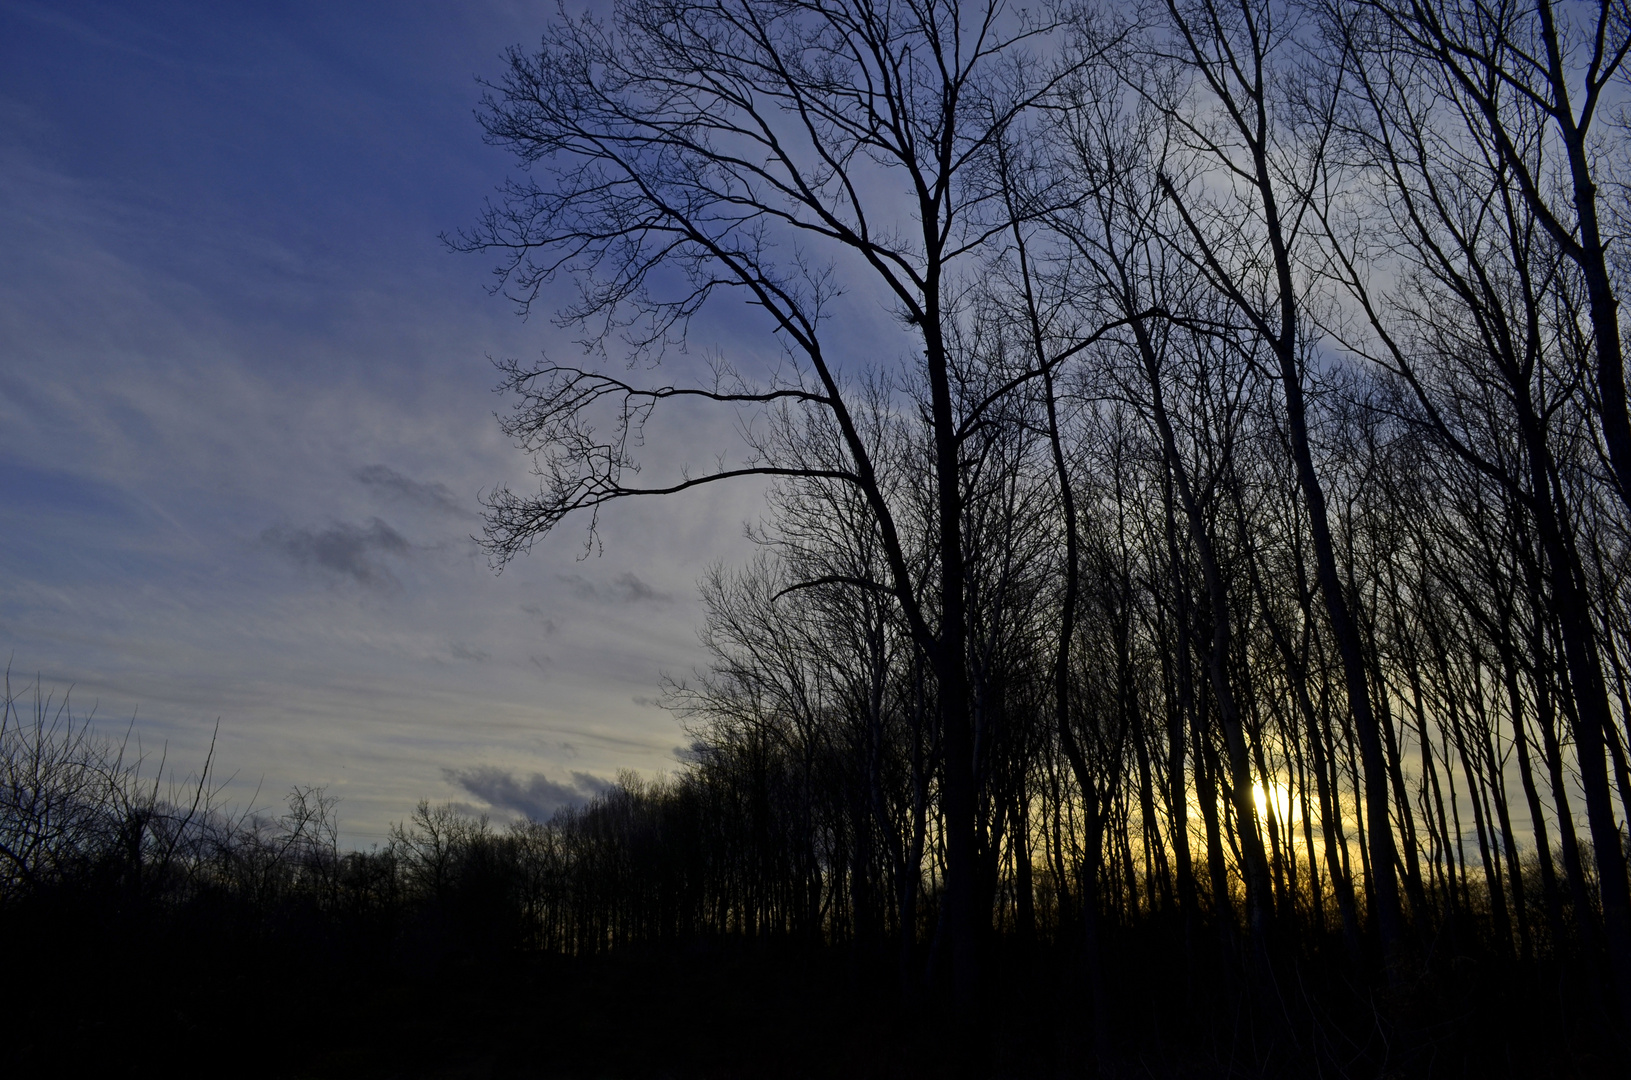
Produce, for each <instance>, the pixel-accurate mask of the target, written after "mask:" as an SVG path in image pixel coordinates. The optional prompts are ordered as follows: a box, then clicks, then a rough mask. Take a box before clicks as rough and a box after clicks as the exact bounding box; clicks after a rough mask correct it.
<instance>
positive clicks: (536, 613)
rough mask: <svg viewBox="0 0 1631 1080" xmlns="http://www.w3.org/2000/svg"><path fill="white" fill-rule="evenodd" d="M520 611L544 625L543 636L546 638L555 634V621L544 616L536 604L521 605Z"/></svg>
mask: <svg viewBox="0 0 1631 1080" xmlns="http://www.w3.org/2000/svg"><path fill="white" fill-rule="evenodd" d="M521 610H522V611H523V612H525V613H526V614H528V615H531V616H532V617H533V618H535V619H537V620H538V621H539V622H541V623H543V624H544V634H545V636H548V635H550V634H553V633H554V632H555V620H554V619H551V618H550V617H549V616H547V615H545V614H544V609H543V608H541V607H539V606H538V605H537V604H522V605H521Z"/></svg>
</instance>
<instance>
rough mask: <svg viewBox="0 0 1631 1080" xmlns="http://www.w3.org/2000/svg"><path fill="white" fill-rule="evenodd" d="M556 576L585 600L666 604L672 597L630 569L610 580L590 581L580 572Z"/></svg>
mask: <svg viewBox="0 0 1631 1080" xmlns="http://www.w3.org/2000/svg"><path fill="white" fill-rule="evenodd" d="M556 578H557V579H558V580H560V581H562V582H565V583H566V584H567V585H570V586H571V587H572V592H573V593H574V594H576V595H578V596H580V597H582V598H583V599H585V600H597V601H600V602H602V603H619V604H666V603H668V602H669V601H671V600H673V599H674V597H673V596H672V595H671V594H670V593H666V592H664V591H662V590H661V589H657V588H654V587H653V586H652V585H650V584H648V583H647V582H645V581H642V580H641V579H640V576H639V575H638V574H636V573H635V572H634V571H632V570H625V571H624V572H623V573H621V574H618V575H617V576H616V577H615V578H613V579H612V580H610V581H590V580H589V579H588V578H585V577H583V576H582V575H581V574H557V575H556Z"/></svg>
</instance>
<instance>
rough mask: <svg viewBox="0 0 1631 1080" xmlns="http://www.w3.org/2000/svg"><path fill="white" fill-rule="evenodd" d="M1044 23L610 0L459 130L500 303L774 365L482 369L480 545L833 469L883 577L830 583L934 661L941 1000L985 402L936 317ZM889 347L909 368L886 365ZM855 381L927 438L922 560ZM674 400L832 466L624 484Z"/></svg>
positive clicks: (995, 214) (968, 927) (996, 211)
mask: <svg viewBox="0 0 1631 1080" xmlns="http://www.w3.org/2000/svg"><path fill="white" fill-rule="evenodd" d="M1049 30H1050V26H1048V25H1044V24H1039V23H1038V22H1037V21H1036V20H1035V19H1034V18H1033V17H1032V16H1030V15H1028V14H1026V13H1024V12H1021V11H1014V10H1009V9H1007V7H1006V5H1004V4H1003V3H1001V2H1000V0H987V2H985V3H979V4H969V3H957V2H937V0H918V2H910V3H900V4H889V5H874V4H868V3H859V2H849V0H833V2H823V0H810V2H806V3H790V2H785V0H708V2H693V0H624V2H621V3H617V4H616V5H614V7H613V10H612V13H611V16H610V18H609V19H608V20H604V21H603V20H600V19H597V18H594V17H590V16H584V17H581V18H570V17H567V16H565V15H564V14H563V15H562V16H560V17H558V18H557V19H556V20H555V21H554V22H553V23H552V25H551V26H550V27H549V28H548V30H547V31H546V32H545V35H544V38H543V42H542V45H541V46H540V48H539V49H538V51H536V52H524V51H522V50H520V49H515V50H512V51H511V52H510V53H509V55H508V61H509V64H508V69H507V71H506V72H505V74H504V75H503V77H502V78H501V79H499V80H497V81H496V82H494V83H492V84H490V86H489V92H488V94H487V95H486V96H485V98H484V102H483V108H482V111H481V119H482V123H483V125H484V127H485V130H486V133H487V138H488V140H489V141H490V142H492V143H493V144H495V145H498V146H500V147H503V148H505V149H507V150H510V151H512V152H513V153H514V154H515V155H516V157H517V158H518V159H519V161H520V162H521V163H522V165H523V166H524V167H525V168H526V169H527V170H528V174H529V175H528V176H527V177H526V178H525V179H520V180H515V181H512V182H511V183H509V184H508V185H507V186H506V187H505V188H504V189H503V194H502V198H501V199H500V200H499V201H498V202H497V203H496V204H494V205H492V206H491V207H490V208H489V210H488V212H487V213H486V215H485V216H484V217H483V219H482V221H481V223H480V225H479V226H478V228H477V229H476V230H474V231H473V232H471V233H468V234H465V235H464V236H463V237H461V243H460V246H462V247H465V248H467V249H472V250H486V251H496V252H500V253H502V254H503V256H504V261H503V264H502V266H501V267H500V269H499V274H500V276H501V280H502V287H503V289H504V290H505V292H506V294H507V295H510V296H512V297H513V298H515V299H517V300H518V301H519V302H520V303H521V304H522V305H523V307H526V306H529V305H531V304H532V303H534V302H535V301H536V300H537V299H538V298H539V297H540V296H542V295H544V292H545V290H546V287H547V286H548V285H549V283H550V282H552V281H554V280H555V279H557V278H558V277H560V278H568V279H571V280H573V281H574V282H575V283H577V284H578V285H579V287H580V288H579V293H578V299H577V302H576V304H575V305H573V306H571V307H569V308H568V309H567V310H566V311H564V312H563V315H564V317H565V319H566V320H567V321H570V322H573V323H575V324H577V325H580V326H583V327H586V328H587V329H588V332H589V343H590V345H591V352H594V353H598V354H599V355H600V356H601V357H602V358H604V357H605V355H606V352H607V351H608V350H607V346H611V345H616V346H618V347H619V348H620V349H621V350H622V351H623V352H624V353H625V355H624V356H622V357H619V358H618V359H619V360H620V361H622V360H626V361H628V362H629V365H630V366H631V367H632V366H635V365H636V364H637V363H638V362H641V361H651V360H655V359H656V358H658V357H660V356H661V354H662V352H663V350H664V347H665V346H668V345H671V344H674V343H676V342H678V341H680V340H681V339H682V337H683V334H684V331H685V328H686V326H687V325H688V323H689V322H690V320H691V319H692V318H693V316H695V315H696V314H697V313H698V312H700V311H702V309H703V308H704V307H705V306H706V305H707V304H708V303H709V301H710V300H713V299H715V298H716V297H721V296H722V294H725V295H729V296H730V297H732V298H734V299H738V300H739V299H742V298H744V297H745V298H746V299H747V300H748V302H749V303H750V304H752V305H755V306H757V308H758V309H759V310H760V311H762V312H763V314H764V316H765V317H766V318H767V319H768V321H769V324H770V326H771V328H772V329H773V331H774V333H775V335H776V337H777V338H778V340H779V342H780V344H781V347H782V349H783V351H784V353H785V359H784V360H783V361H782V362H781V363H780V364H778V365H777V367H776V368H775V369H774V370H772V371H767V372H765V373H764V374H763V375H762V376H761V377H758V378H755V377H754V375H753V373H751V372H743V371H741V370H740V369H739V368H738V367H730V368H728V369H720V370H718V371H716V377H715V379H714V380H713V381H712V382H711V383H707V384H699V385H695V386H674V385H636V384H634V383H631V382H629V381H628V380H627V379H626V378H625V377H624V376H623V375H622V374H621V373H620V372H619V371H618V369H619V368H622V367H623V364H621V363H619V364H617V365H616V367H610V368H607V369H602V368H600V367H594V366H589V367H580V366H568V365H564V364H560V363H555V362H544V363H542V364H539V365H537V366H530V365H522V364H516V363H512V364H509V365H507V366H505V368H504V371H505V375H506V386H507V388H508V389H509V390H510V391H511V392H512V393H513V394H514V395H515V396H516V397H517V399H518V401H517V405H516V409H515V411H514V412H513V413H512V414H511V415H510V416H509V418H508V420H507V423H506V431H507V432H508V434H510V435H511V436H512V437H514V438H515V439H516V440H517V441H518V442H519V444H520V445H521V446H522V447H523V448H524V449H526V450H528V451H529V452H531V453H532V454H533V455H534V457H535V460H536V462H537V471H538V473H539V475H540V478H541V484H540V487H539V489H538V491H537V492H536V493H529V494H517V493H514V492H512V491H509V490H499V491H497V492H496V493H494V494H493V495H492V497H491V499H490V501H489V504H488V507H489V514H488V524H487V529H486V536H487V543H488V548H489V551H490V553H491V554H492V555H493V556H494V557H495V558H496V559H497V560H498V561H499V562H502V561H504V560H507V559H509V558H511V557H512V556H514V555H516V554H517V553H519V552H522V551H524V550H526V549H527V548H528V547H529V546H530V545H531V544H532V543H533V541H534V540H536V539H537V538H538V537H540V536H542V535H544V534H546V533H548V532H549V531H550V530H551V529H553V528H554V527H555V525H556V524H558V523H559V522H560V521H561V520H562V519H563V518H565V517H566V516H568V515H570V514H573V513H575V512H583V513H585V514H586V515H593V514H594V513H595V511H596V510H597V508H599V507H600V506H602V505H604V504H606V503H608V502H610V501H613V500H617V499H622V498H626V497H629V496H634V495H642V494H670V493H677V492H680V491H684V490H687V489H690V488H695V487H699V486H702V485H706V484H710V483H717V482H719V481H723V480H727V479H732V478H737V477H743V476H772V477H775V476H780V477H787V476H809V477H812V478H818V479H825V480H829V481H835V482H840V483H844V484H849V485H853V486H854V488H855V489H856V490H857V491H858V492H859V493H860V494H861V496H862V497H863V499H864V500H865V503H866V505H867V507H868V509H869V511H870V516H871V527H872V528H873V529H875V530H876V533H877V541H878V544H879V548H880V550H881V552H882V555H883V562H884V565H885V566H886V567H887V573H886V574H885V575H884V580H882V581H877V582H873V581H864V580H863V581H856V582H852V583H851V584H853V585H855V586H856V587H860V588H870V589H877V590H879V591H882V592H885V593H887V594H888V595H889V596H891V597H892V598H893V600H894V602H895V603H897V604H898V605H899V607H900V610H901V614H902V616H903V618H904V620H905V622H906V624H907V626H908V627H909V628H910V632H911V635H912V638H913V640H914V641H915V643H916V646H917V647H918V648H919V649H921V650H922V651H923V653H924V654H925V656H926V657H927V658H928V660H929V663H930V666H931V667H932V670H933V673H934V676H935V681H936V700H937V701H938V703H939V713H940V716H939V720H940V723H941V725H942V727H943V739H944V747H945V757H944V765H943V770H944V771H943V783H942V794H943V806H942V809H943V815H944V822H945V839H946V845H947V881H946V892H945V897H944V903H945V905H946V912H945V915H946V919H947V927H948V929H949V931H950V934H949V938H950V943H951V947H952V954H953V969H954V972H955V978H954V981H955V984H956V988H957V995H958V997H959V998H960V999H961V1000H963V1001H964V1002H965V1003H967V1002H968V1001H969V1000H970V998H971V996H972V994H973V992H974V987H975V985H976V982H977V980H976V974H975V972H976V966H977V940H978V937H979V926H978V916H977V913H976V911H975V910H974V903H973V898H974V886H973V881H974V879H973V874H974V864H975V843H976V839H975V835H976V830H975V825H974V815H975V806H976V798H977V793H976V790H975V783H976V773H975V769H974V750H975V748H974V745H973V742H974V740H973V733H972V725H971V722H970V712H969V693H968V685H967V670H966V663H965V661H966V654H967V649H968V644H967V642H968V615H967V603H966V597H965V586H966V582H965V577H966V573H965V565H966V564H965V550H964V538H963V535H962V524H963V520H964V498H965V495H964V491H963V489H962V484H961V480H960V473H961V468H962V462H963V455H964V447H965V442H966V440H967V438H968V437H969V434H970V432H972V431H975V430H977V429H978V428H979V427H980V425H981V422H982V416H981V415H980V413H981V411H982V409H984V408H989V407H990V405H991V404H994V402H992V401H991V400H990V397H989V395H988V396H987V397H986V398H984V399H980V400H974V401H973V403H972V404H970V403H969V402H970V400H971V399H970V397H969V395H967V394H965V393H961V392H960V385H961V384H962V383H963V381H964V380H965V377H966V375H967V373H968V372H967V369H966V367H965V366H964V364H963V361H965V360H967V358H959V357H956V356H954V355H953V354H954V351H955V347H954V341H955V338H956V335H955V334H954V333H953V332H952V330H953V323H954V322H955V320H956V319H957V317H958V312H957V296H958V295H959V291H960V290H961V289H962V288H963V287H964V284H965V282H966V279H967V276H968V273H969V271H972V270H973V269H974V268H975V267H976V266H977V265H978V264H979V263H980V262H981V261H982V260H984V259H986V258H988V257H989V253H988V251H987V247H988V245H989V243H990V240H991V238H992V237H993V236H997V237H1001V236H1003V235H1005V233H1004V231H1003V222H1002V218H1001V214H1000V210H1001V207H1002V203H1001V201H1000V200H998V199H993V198H991V197H990V192H989V189H988V188H987V187H986V186H984V185H983V184H982V183H981V177H982V176H985V175H988V173H989V170H988V169H986V168H985V163H986V158H987V156H988V154H989V152H990V149H991V147H992V145H993V143H994V140H995V137H996V136H997V135H998V134H999V133H1000V132H1002V131H1003V130H1005V129H1006V128H1007V127H1008V126H1009V125H1010V124H1011V123H1012V122H1013V121H1014V119H1015V117H1016V116H1018V115H1019V114H1021V113H1023V112H1024V111H1026V110H1027V109H1029V108H1030V107H1031V106H1032V104H1033V102H1034V101H1035V100H1036V99H1037V97H1038V96H1039V94H1040V91H1041V88H1040V87H1038V86H1036V85H1034V84H1033V83H1032V81H1031V80H1032V78H1033V76H1032V75H1031V74H1027V73H1028V72H1033V73H1034V72H1040V71H1041V70H1042V65H1040V64H1036V63H1030V62H1028V60H1029V57H1028V56H1027V55H1026V52H1027V50H1028V49H1029V48H1030V47H1031V42H1033V41H1034V40H1035V39H1037V38H1039V37H1042V36H1045V35H1046V34H1047V33H1048V32H1049ZM845 292H855V293H859V294H861V295H863V296H866V297H868V298H879V299H882V300H883V302H884V303H885V304H886V305H887V306H888V307H889V308H891V309H892V313H893V314H894V315H895V316H896V318H897V319H898V322H899V324H900V325H901V327H902V333H901V335H900V338H899V339H898V340H893V341H883V342H878V343H877V348H876V351H875V352H872V353H870V354H865V355H856V354H855V353H854V352H849V353H848V354H845V355H835V353H834V351H833V347H832V346H831V344H830V341H831V338H832V337H833V335H832V334H831V329H832V325H833V324H832V321H831V320H832V317H833V315H834V314H835V313H836V312H838V311H840V310H842V306H841V301H840V300H839V298H840V296H841V295H842V294H844V293H845ZM874 302H876V299H875V300H874ZM850 340H853V337H852V338H851V339H850ZM903 355H904V356H912V357H914V358H921V359H920V360H917V361H915V363H913V364H908V365H906V366H907V369H908V370H906V371H905V372H901V371H891V368H898V367H899V366H900V361H899V360H898V359H897V358H898V357H900V356H903ZM913 366H915V367H916V370H911V368H912V367H913ZM867 373H870V375H868V377H871V378H878V379H881V380H882V381H883V382H884V383H885V384H886V385H888V386H890V387H891V388H892V389H893V390H894V391H895V392H897V393H898V394H899V395H900V396H901V397H902V398H903V400H902V401H901V402H900V403H899V404H900V405H902V406H904V407H905V408H906V409H908V410H909V411H910V410H914V409H915V411H916V412H917V413H918V414H919V415H920V416H921V418H922V420H923V422H924V424H925V426H926V427H927V429H928V432H927V439H926V442H927V443H928V445H929V447H930V452H931V455H932V465H931V468H930V470H929V473H930V475H929V482H930V484H931V485H932V488H933V495H932V505H933V512H932V515H931V518H932V520H931V522H930V525H929V531H930V533H931V534H932V535H931V536H930V537H929V539H928V544H929V550H930V552H931V562H932V567H930V568H927V569H925V568H923V567H922V566H921V564H920V565H918V566H916V567H914V566H913V565H912V564H911V562H909V559H908V548H909V544H908V543H907V542H906V541H905V540H903V538H902V531H903V525H902V520H903V513H904V512H905V511H904V507H905V506H907V505H909V503H906V502H904V501H903V499H904V496H897V495H895V494H893V493H892V489H891V484H892V483H893V480H892V478H890V477H889V476H887V475H881V474H880V466H879V461H878V460H877V456H876V454H875V452H874V448H873V447H872V446H870V445H869V444H868V440H867V437H866V434H865V431H864V425H863V424H862V423H861V422H860V421H859V420H858V416H857V411H858V401H859V398H860V394H859V389H858V388H859V387H860V386H861V385H862V383H863V382H864V381H865V380H864V379H863V378H862V376H863V375H866V374H867ZM1021 381H1023V376H1022V377H1021ZM906 387H913V388H920V389H919V390H918V391H917V392H912V391H907V390H904V389H903V388H906ZM681 397H685V398H692V399H699V398H700V399H704V400H707V401H710V402H716V403H720V404H722V405H725V406H727V407H736V408H741V407H743V406H747V407H753V406H764V407H771V406H774V405H778V404H782V405H790V406H792V407H795V408H797V409H801V410H805V411H807V412H808V413H809V414H811V416H812V418H813V419H814V420H815V421H816V422H817V423H818V424H819V425H824V426H825V427H827V428H828V429H829V430H831V431H832V432H833V433H835V435H836V437H837V439H838V441H839V442H840V443H841V445H842V448H843V455H842V458H843V460H842V464H839V465H837V466H835V467H831V468H823V469H820V470H817V471H816V472H815V473H812V472H811V471H810V468H809V466H808V465H806V464H801V463H793V462H784V461H780V460H777V459H776V457H775V456H774V455H772V454H768V453H764V452H760V453H757V454H755V455H754V456H753V457H752V458H750V459H749V461H748V462H747V463H746V464H745V465H744V466H742V467H740V468H735V469H723V468H722V469H719V470H716V471H713V472H710V473H708V474H706V475H699V476H685V477H682V478H680V479H677V480H675V481H674V482H672V483H668V484H658V485H647V486H642V485H640V484H638V483H636V482H635V472H636V470H637V468H638V464H637V462H636V461H635V459H634V457H633V453H632V445H633V443H634V441H636V437H637V433H638V430H639V428H640V426H641V425H642V424H643V423H644V422H645V420H646V419H647V418H648V417H649V416H650V415H651V414H652V412H653V410H654V409H655V408H657V406H658V405H659V404H660V403H661V402H664V401H666V400H668V399H671V398H681ZM597 424H598V425H600V426H597ZM817 474H819V475H817Z"/></svg>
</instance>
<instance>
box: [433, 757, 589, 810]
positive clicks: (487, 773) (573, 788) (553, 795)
mask: <svg viewBox="0 0 1631 1080" xmlns="http://www.w3.org/2000/svg"><path fill="white" fill-rule="evenodd" d="M442 775H443V777H445V778H446V779H447V781H448V783H450V784H454V785H455V786H457V787H459V788H462V789H463V790H464V791H466V792H468V793H469V794H471V795H474V796H475V797H476V798H478V799H480V800H481V801H482V802H484V803H486V804H487V805H488V806H489V807H491V808H492V809H494V810H497V811H500V812H503V813H508V814H513V815H516V816H519V817H526V818H531V819H532V820H534V821H547V820H548V819H549V818H550V817H551V816H552V815H553V814H554V813H555V811H557V810H560V809H561V808H563V807H567V806H582V805H583V804H584V803H586V802H588V801H589V800H590V799H592V798H594V797H595V796H596V795H598V794H600V793H601V792H603V791H605V790H606V789H607V788H609V787H611V786H612V785H611V781H609V780H602V779H601V778H600V777H598V776H594V775H591V774H590V773H586V772H574V773H572V774H571V779H570V780H568V781H567V782H566V783H561V782H559V781H555V780H551V779H549V777H547V776H545V775H544V774H543V773H537V772H535V773H533V774H532V775H531V776H528V777H525V778H522V777H520V776H517V775H515V774H514V773H511V772H508V771H507V770H504V769H501V768H499V767H498V766H496V765H479V766H477V767H475V768H473V769H443V770H442Z"/></svg>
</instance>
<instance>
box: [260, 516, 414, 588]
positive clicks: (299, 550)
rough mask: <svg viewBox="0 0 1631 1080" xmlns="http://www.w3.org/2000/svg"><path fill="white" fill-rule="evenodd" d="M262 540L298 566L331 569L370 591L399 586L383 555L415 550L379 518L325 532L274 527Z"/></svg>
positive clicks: (262, 534) (284, 526)
mask: <svg viewBox="0 0 1631 1080" xmlns="http://www.w3.org/2000/svg"><path fill="white" fill-rule="evenodd" d="M261 540H262V541H263V542H265V543H266V544H268V545H270V546H271V547H272V548H274V549H275V550H276V551H278V552H279V553H280V554H282V555H283V556H285V557H286V558H288V559H289V560H290V561H292V562H294V563H295V564H297V565H300V566H308V567H317V568H320V569H323V570H328V571H331V572H333V573H336V574H340V575H342V576H344V577H349V578H351V579H352V580H354V581H356V582H357V583H358V584H359V585H365V586H368V587H370V588H382V587H389V586H391V585H394V584H395V583H396V579H395V578H394V577H393V576H392V575H391V571H390V569H389V567H387V566H386V565H385V563H384V561H383V560H382V558H381V556H385V555H395V556H397V557H399V558H401V557H404V556H406V555H408V554H409V553H410V552H411V551H412V550H413V548H412V546H411V545H410V544H409V543H408V541H407V540H406V539H405V538H404V537H403V536H402V534H401V533H399V532H397V531H396V530H395V529H393V528H391V527H390V526H389V525H387V524H386V523H385V522H383V521H381V520H380V519H379V518H373V519H371V520H370V521H369V522H368V524H367V525H353V524H350V523H348V522H343V521H341V522H335V523H334V524H333V525H331V526H329V527H328V528H326V529H322V530H316V529H297V528H292V527H290V526H286V525H274V526H272V527H271V528H268V529H267V530H265V531H264V532H262V533H261Z"/></svg>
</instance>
